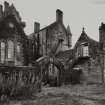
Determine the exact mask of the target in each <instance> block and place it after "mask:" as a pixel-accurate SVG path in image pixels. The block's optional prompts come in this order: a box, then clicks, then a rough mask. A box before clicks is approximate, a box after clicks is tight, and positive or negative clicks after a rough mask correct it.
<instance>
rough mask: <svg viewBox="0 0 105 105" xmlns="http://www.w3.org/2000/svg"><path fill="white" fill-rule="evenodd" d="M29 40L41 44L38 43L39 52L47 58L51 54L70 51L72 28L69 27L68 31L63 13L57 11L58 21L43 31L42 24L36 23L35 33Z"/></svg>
mask: <svg viewBox="0 0 105 105" xmlns="http://www.w3.org/2000/svg"><path fill="white" fill-rule="evenodd" d="M29 38H31V39H33V40H34V39H35V40H37V41H38V42H39V43H37V44H38V47H39V48H37V49H38V51H37V52H38V53H39V54H40V56H45V55H48V54H49V53H51V52H56V53H57V52H59V51H64V50H67V49H70V48H71V38H72V34H71V32H70V27H69V26H68V27H67V29H66V27H65V26H64V24H63V12H62V11H61V10H59V9H57V10H56V21H55V22H53V23H52V24H50V25H48V26H47V27H44V28H42V29H40V23H37V22H35V23H34V33H32V34H31V35H30V36H29ZM35 45H36V44H35ZM33 48H35V47H33ZM35 50H36V49H35ZM35 50H34V51H35Z"/></svg>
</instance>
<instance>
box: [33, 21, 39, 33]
mask: <svg viewBox="0 0 105 105" xmlns="http://www.w3.org/2000/svg"><path fill="white" fill-rule="evenodd" d="M39 30H40V23H38V22H35V23H34V33H36V32H38V31H39Z"/></svg>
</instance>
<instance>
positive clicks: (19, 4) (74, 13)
mask: <svg viewBox="0 0 105 105" xmlns="http://www.w3.org/2000/svg"><path fill="white" fill-rule="evenodd" d="M4 1H8V2H9V3H10V4H11V3H13V4H14V5H15V7H16V9H17V10H18V11H19V13H20V15H21V18H22V20H23V21H25V22H26V28H25V32H26V34H27V35H28V34H31V33H32V32H33V31H34V22H35V21H37V22H40V24H41V28H43V27H44V26H47V25H49V24H51V23H52V22H54V21H55V19H56V9H61V10H62V11H63V13H64V24H65V26H66V27H67V25H68V24H69V25H70V28H71V32H72V35H73V44H74V43H75V41H76V40H77V38H78V37H79V36H80V34H81V31H82V27H85V31H86V33H87V34H88V35H89V36H90V37H92V38H94V39H96V40H98V38H99V26H100V24H101V22H105V12H104V11H105V0H0V3H1V4H3V2H4Z"/></svg>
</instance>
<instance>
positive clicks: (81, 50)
mask: <svg viewBox="0 0 105 105" xmlns="http://www.w3.org/2000/svg"><path fill="white" fill-rule="evenodd" d="M88 56H89V45H88V43H81V44H80V45H79V46H78V47H77V52H76V57H88Z"/></svg>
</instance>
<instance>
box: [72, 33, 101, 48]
mask: <svg viewBox="0 0 105 105" xmlns="http://www.w3.org/2000/svg"><path fill="white" fill-rule="evenodd" d="M80 40H83V41H87V42H89V43H90V44H91V45H92V46H99V42H98V41H96V40H94V39H92V38H90V37H89V36H88V35H87V34H86V32H85V31H82V33H81V35H80V37H79V38H78V40H77V42H76V44H75V46H74V48H75V47H76V46H77V45H78V44H79V41H80Z"/></svg>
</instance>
